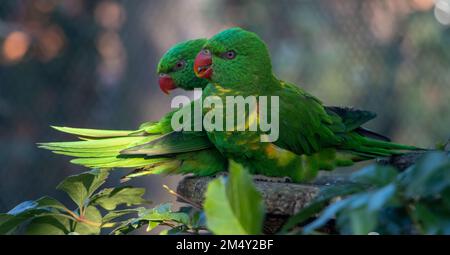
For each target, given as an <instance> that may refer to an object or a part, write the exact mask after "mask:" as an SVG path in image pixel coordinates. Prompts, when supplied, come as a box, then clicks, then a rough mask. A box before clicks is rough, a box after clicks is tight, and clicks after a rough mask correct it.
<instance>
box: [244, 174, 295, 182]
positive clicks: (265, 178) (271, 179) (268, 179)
mask: <svg viewBox="0 0 450 255" xmlns="http://www.w3.org/2000/svg"><path fill="white" fill-rule="evenodd" d="M253 180H254V181H264V182H282V183H286V182H292V179H291V178H289V177H270V176H265V175H253Z"/></svg>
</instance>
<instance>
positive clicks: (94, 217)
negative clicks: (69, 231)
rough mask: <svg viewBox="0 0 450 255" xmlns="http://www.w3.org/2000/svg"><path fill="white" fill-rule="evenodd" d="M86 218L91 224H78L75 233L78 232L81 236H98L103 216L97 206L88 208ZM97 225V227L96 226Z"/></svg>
mask: <svg viewBox="0 0 450 255" xmlns="http://www.w3.org/2000/svg"><path fill="white" fill-rule="evenodd" d="M84 218H85V219H87V220H89V222H90V223H87V222H86V223H85V222H76V226H75V229H74V230H73V232H77V233H79V234H80V235H98V234H100V230H101V223H102V215H101V214H100V212H99V211H98V209H97V208H95V206H88V207H87V208H86V211H85V214H84ZM95 224H96V225H95Z"/></svg>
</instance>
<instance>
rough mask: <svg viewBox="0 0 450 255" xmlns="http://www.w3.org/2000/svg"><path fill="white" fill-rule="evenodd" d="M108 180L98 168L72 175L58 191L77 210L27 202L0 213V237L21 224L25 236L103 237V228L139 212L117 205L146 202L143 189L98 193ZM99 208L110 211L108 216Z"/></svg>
mask: <svg viewBox="0 0 450 255" xmlns="http://www.w3.org/2000/svg"><path fill="white" fill-rule="evenodd" d="M107 177H108V172H107V171H106V170H99V169H94V170H91V171H89V172H85V173H82V174H79V175H74V176H69V177H68V178H66V179H65V180H64V181H62V182H61V183H60V184H59V185H58V187H57V188H58V189H60V190H62V191H64V192H65V193H66V194H67V195H68V196H69V197H70V198H71V199H72V200H73V202H74V203H75V204H76V205H77V208H76V209H75V210H70V209H68V207H67V206H66V205H63V204H62V203H60V202H59V201H57V200H56V199H54V198H51V197H42V198H40V199H38V200H35V201H25V202H23V203H21V204H19V205H17V206H16V207H14V208H13V209H12V210H10V211H9V212H8V213H3V214H0V234H8V233H16V232H18V231H17V230H18V228H19V226H22V225H23V227H24V229H25V233H26V234H100V231H101V229H102V228H108V227H109V228H110V227H113V226H115V225H116V224H118V223H119V222H115V221H114V220H115V219H117V218H119V217H121V216H124V215H127V214H132V213H134V214H136V213H137V212H138V211H137V209H127V210H115V209H116V207H117V206H119V205H123V204H126V205H127V206H133V205H139V204H142V203H144V202H145V200H144V199H143V198H142V196H143V195H144V192H145V190H144V189H142V188H133V187H117V188H106V189H103V190H101V191H98V192H97V193H95V192H96V191H97V190H98V189H99V188H100V186H101V185H103V184H104V183H105V180H106V178H107ZM99 207H102V208H104V209H105V210H106V211H107V213H106V215H105V216H102V213H101V212H100V208H99Z"/></svg>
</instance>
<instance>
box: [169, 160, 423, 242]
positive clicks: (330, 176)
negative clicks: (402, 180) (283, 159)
mask: <svg viewBox="0 0 450 255" xmlns="http://www.w3.org/2000/svg"><path fill="white" fill-rule="evenodd" d="M422 154H423V152H414V153H408V154H404V155H401V156H393V157H390V158H386V159H381V160H378V162H379V163H380V164H388V165H393V166H394V167H396V168H398V169H399V170H404V169H406V168H407V167H409V166H411V165H413V164H414V163H415V162H416V161H417V159H418V158H419V157H420V156H421V155H422ZM350 174H351V172H350V171H345V172H342V171H339V170H336V171H332V172H321V173H320V174H319V176H318V177H317V178H316V179H315V180H314V181H313V182H310V183H304V184H296V183H289V182H286V181H283V182H274V181H267V180H259V179H258V178H255V179H254V183H255V186H256V188H257V189H258V190H259V191H260V192H261V194H262V196H263V198H264V201H265V204H266V211H267V217H266V224H265V232H266V233H275V232H276V231H277V230H278V229H279V227H281V226H282V224H283V223H284V222H285V220H286V219H287V218H289V216H292V215H294V214H296V213H298V212H299V211H300V210H301V209H303V208H304V207H305V206H306V205H308V203H310V202H311V201H312V200H313V199H314V198H315V196H316V195H317V194H318V192H319V191H320V189H321V188H322V187H325V186H329V185H338V184H342V183H346V182H347V180H348V177H349V175H350ZM213 179H214V177H186V178H184V179H183V180H181V181H180V183H179V184H178V187H177V193H178V194H180V195H181V196H183V197H185V198H187V199H189V200H191V201H193V202H195V203H196V204H203V200H204V194H205V191H206V188H207V186H208V183H209V182H210V181H211V180H213ZM181 202H183V201H181Z"/></svg>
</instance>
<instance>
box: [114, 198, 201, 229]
mask: <svg viewBox="0 0 450 255" xmlns="http://www.w3.org/2000/svg"><path fill="white" fill-rule="evenodd" d="M137 213H138V217H136V218H132V219H129V220H127V221H124V222H123V223H122V224H120V225H119V226H118V227H117V228H116V229H114V230H113V231H112V232H111V233H112V234H116V235H119V234H128V233H130V232H131V231H134V230H136V229H138V228H141V227H143V226H147V229H146V231H147V232H149V231H152V230H153V229H155V228H156V227H158V226H169V227H170V228H171V229H170V230H163V231H162V232H161V233H160V234H177V233H186V232H194V233H197V232H198V231H199V230H200V229H202V228H204V223H203V221H202V216H201V215H202V213H201V212H200V211H198V210H196V209H194V208H191V207H184V208H181V209H180V211H177V212H174V211H172V204H170V203H166V204H161V205H159V206H157V207H155V208H152V209H146V208H137Z"/></svg>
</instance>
